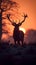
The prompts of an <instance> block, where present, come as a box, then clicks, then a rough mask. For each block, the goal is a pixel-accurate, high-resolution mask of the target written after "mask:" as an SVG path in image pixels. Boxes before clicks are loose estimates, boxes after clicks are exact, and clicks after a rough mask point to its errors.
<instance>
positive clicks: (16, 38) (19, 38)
mask: <svg viewBox="0 0 36 65" xmlns="http://www.w3.org/2000/svg"><path fill="white" fill-rule="evenodd" d="M23 17H24V19H23V21H21V23H20V22H19V23H18V24H17V23H16V22H14V21H13V22H12V21H11V20H10V14H9V15H7V18H8V19H9V21H10V22H11V24H12V25H13V26H14V31H13V38H14V42H15V44H16V42H18V44H20V41H21V43H22V44H23V41H24V33H23V31H20V30H19V26H21V25H22V23H23V22H24V21H25V19H26V17H27V15H24V16H23Z"/></svg>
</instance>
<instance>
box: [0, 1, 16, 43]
mask: <svg viewBox="0 0 36 65" xmlns="http://www.w3.org/2000/svg"><path fill="white" fill-rule="evenodd" d="M13 7H17V3H16V2H14V1H11V0H0V42H1V37H2V20H3V19H5V18H6V17H5V18H4V17H2V14H3V12H6V11H8V10H10V9H11V10H13V9H12V8H13Z"/></svg>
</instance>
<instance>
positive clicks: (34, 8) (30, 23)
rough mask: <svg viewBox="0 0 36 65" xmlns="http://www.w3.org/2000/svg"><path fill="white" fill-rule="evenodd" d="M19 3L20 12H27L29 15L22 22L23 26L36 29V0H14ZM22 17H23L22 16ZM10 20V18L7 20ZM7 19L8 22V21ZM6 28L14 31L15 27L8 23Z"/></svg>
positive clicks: (26, 28)
mask: <svg viewBox="0 0 36 65" xmlns="http://www.w3.org/2000/svg"><path fill="white" fill-rule="evenodd" d="M14 1H16V2H17V3H18V4H19V6H20V7H19V10H18V11H19V13H21V14H23V13H25V14H27V15H28V17H27V19H26V20H25V22H24V23H23V24H22V26H21V27H22V28H25V30H28V29H35V30H36V0H14ZM20 19H21V18H20ZM7 21H8V20H7ZM7 21H6V22H7ZM5 29H7V30H9V31H10V30H11V31H10V32H12V29H13V27H12V26H9V25H7V27H6V26H5Z"/></svg>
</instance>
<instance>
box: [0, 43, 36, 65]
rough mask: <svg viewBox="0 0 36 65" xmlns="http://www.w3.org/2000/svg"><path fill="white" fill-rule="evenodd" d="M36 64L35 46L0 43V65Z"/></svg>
mask: <svg viewBox="0 0 36 65" xmlns="http://www.w3.org/2000/svg"><path fill="white" fill-rule="evenodd" d="M31 62H32V64H33V63H34V62H35V63H36V44H33V45H31V44H30V45H23V46H20V45H12V44H8V43H0V65H5V64H6V65H7V64H10V65H11V64H12V65H24V64H31Z"/></svg>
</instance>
